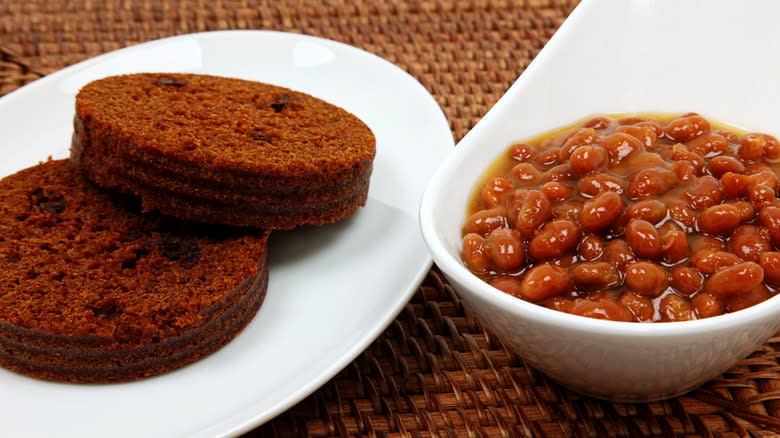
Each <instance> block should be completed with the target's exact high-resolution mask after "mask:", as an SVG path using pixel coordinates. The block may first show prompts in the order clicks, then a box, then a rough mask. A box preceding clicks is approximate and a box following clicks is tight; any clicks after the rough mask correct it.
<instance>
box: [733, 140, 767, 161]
mask: <svg viewBox="0 0 780 438" xmlns="http://www.w3.org/2000/svg"><path fill="white" fill-rule="evenodd" d="M768 141H769V142H772V143H773V145H772V146H770V147H769V149H770V150H772V152H773V153H775V154H776V153H777V140H775V139H774V137H771V136H768V135H764V134H748V135H746V136H744V137H743V138H742V143H741V144H740V145H739V150H738V151H737V153H739V157H740V158H741V159H742V160H744V161H748V162H751V161H752V162H757V161H761V159H762V158H763V157H764V148H765V146H766V143H767V142H768ZM775 158H777V156H775Z"/></svg>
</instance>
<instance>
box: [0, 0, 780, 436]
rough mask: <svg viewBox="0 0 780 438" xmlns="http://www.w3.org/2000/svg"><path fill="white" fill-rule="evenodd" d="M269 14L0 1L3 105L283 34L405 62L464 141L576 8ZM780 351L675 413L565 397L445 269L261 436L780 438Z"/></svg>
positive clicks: (395, 4) (427, 4)
mask: <svg viewBox="0 0 780 438" xmlns="http://www.w3.org/2000/svg"><path fill="white" fill-rule="evenodd" d="M270 3H271V4H265V3H263V2H258V1H255V0H215V1H208V0H199V1H193V2H189V3H188V2H185V1H181V2H177V1H173V0H161V1H153V0H146V1H138V2H133V1H118V0H113V1H107V2H98V1H92V0H78V1H70V2H65V1H62V2H55V1H46V0H35V1H22V2H19V1H15V0H0V95H2V94H5V93H8V92H10V91H12V90H13V89H15V88H18V87H20V86H22V85H24V84H25V83H27V82H30V81H31V80H34V79H36V78H38V77H41V76H43V75H45V74H48V73H51V72H53V71H55V70H58V69H60V68H62V67H65V66H67V65H69V64H72V63H75V62H77V61H81V60H84V59H86V58H89V57H92V56H95V55H98V54H101V53H104V52H107V51H109V50H113V49H118V48H120V47H125V46H128V45H132V44H135V43H139V42H142V41H148V40H152V39H157V38H162V37H167V36H171V35H176V34H182V33H189V32H197V31H206V30H222V29H274V30H284V31H290V32H300V33H306V34H311V35H317V36H322V37H325V38H330V39H334V40H338V41H342V42H345V43H348V44H352V45H355V46H357V47H360V48H363V49H365V50H368V51H370V52H373V53H375V54H377V55H379V56H382V57H384V58H386V59H388V60H390V61H392V62H394V63H396V64H398V65H399V66H401V67H402V68H404V69H406V70H407V71H408V72H409V73H411V74H412V75H414V76H415V77H416V78H418V79H419V80H420V81H421V82H422V83H423V85H425V86H426V87H427V89H428V90H429V91H430V92H431V93H432V94H433V96H434V97H435V98H436V100H437V101H438V102H439V104H440V105H441V106H442V107H443V109H444V112H445V114H446V115H447V117H448V118H449V120H450V126H451V128H452V131H453V134H454V136H455V138H456V140H457V139H460V138H461V137H462V136H463V135H464V134H465V133H466V132H467V131H468V130H469V129H470V128H471V127H472V126H474V124H475V123H476V122H477V121H478V120H479V118H480V117H481V116H482V115H484V114H485V112H486V111H487V110H488V109H489V108H490V107H491V106H492V105H493V104H494V103H495V101H496V100H497V99H498V98H499V97H500V96H501V95H502V94H503V93H504V91H505V90H506V89H507V88H508V87H509V85H510V84H511V83H512V82H513V81H514V80H515V79H516V78H517V76H518V75H519V74H520V73H521V72H522V71H523V69H524V68H525V67H526V66H527V65H528V63H529V62H530V61H531V59H533V57H534V56H535V55H536V54H537V53H538V51H539V50H540V49H541V48H542V46H543V45H544V44H545V43H546V42H547V40H548V39H549V38H550V36H551V35H552V34H553V32H554V31H555V29H557V27H558V26H559V25H560V24H561V23H562V22H563V20H564V18H565V17H566V15H567V14H568V13H569V12H570V11H571V9H572V8H573V7H574V3H576V1H575V0H527V1H521V0H518V1H511V0H473V1H452V0H436V1H433V0H431V1H428V0H426V1H420V2H408V3H404V2H400V1H393V0H380V1H376V2H358V3H357V4H353V3H352V2H349V1H345V0H330V1H327V2H316V3H313V2H307V1H305V0H299V1H293V0H282V1H279V2H270ZM0 135H1V133H0ZM778 351H780V337H776V338H773V339H771V340H770V341H769V342H768V343H767V344H766V345H765V346H764V347H762V348H761V349H759V350H758V351H756V352H755V353H754V354H753V355H752V356H751V357H749V358H748V359H746V360H744V361H742V362H741V363H740V364H739V365H738V366H736V367H734V368H733V369H731V370H729V372H727V373H725V374H724V375H723V376H721V377H719V378H717V379H715V380H713V381H711V382H709V383H707V384H706V385H704V386H703V387H702V388H700V389H698V390H696V391H694V392H692V393H690V394H688V395H685V396H682V397H678V398H676V399H672V400H668V401H664V402H657V403H647V404H620V403H609V402H603V401H599V400H594V399H590V398H587V397H583V396H579V395H577V394H574V393H572V392H570V391H567V390H565V389H563V388H561V387H559V386H557V385H556V384H555V383H553V382H551V381H550V380H548V379H547V378H546V377H544V376H543V375H541V374H539V373H538V372H535V371H534V370H532V369H530V368H528V367H527V366H525V364H524V363H523V362H522V361H520V360H519V359H518V358H517V357H515V356H514V355H512V354H511V353H509V352H508V351H507V350H505V349H504V347H503V346H502V345H501V343H500V342H499V341H498V340H496V339H495V338H493V337H492V336H491V335H490V334H489V333H486V332H485V331H484V330H483V329H482V327H481V326H480V324H479V321H477V320H476V319H475V318H473V317H472V316H471V315H470V314H469V312H468V309H464V308H463V307H462V305H461V303H460V301H459V299H458V298H457V296H456V295H455V294H454V293H453V291H452V289H451V287H450V286H449V285H448V284H447V283H446V281H445V280H444V279H443V278H442V276H441V275H440V274H439V273H438V272H437V271H436V269H433V270H432V271H431V272H430V273H429V274H428V276H427V278H426V279H425V281H424V283H423V285H422V286H421V287H420V289H419V290H418V291H417V293H416V294H415V295H414V297H413V299H412V301H411V302H410V303H409V304H408V305H407V306H406V307H405V309H404V310H403V311H402V313H401V314H400V315H399V316H398V318H397V319H396V320H395V321H394V322H393V323H392V324H391V326H390V327H389V328H388V329H387V330H386V331H385V332H384V333H383V334H382V335H381V336H380V337H379V338H378V339H377V340H376V341H375V342H374V343H373V344H372V345H371V346H370V347H369V348H367V349H366V351H365V352H363V353H362V354H361V355H360V356H359V357H358V358H357V359H356V360H355V361H354V362H352V363H351V364H350V365H348V366H347V368H346V369H345V370H344V371H342V372H341V373H340V374H338V375H337V376H336V377H335V378H333V379H332V380H331V381H330V382H328V383H327V384H325V385H324V386H323V387H322V388H321V389H319V390H318V391H316V392H315V393H314V394H313V395H311V396H310V397H308V398H307V399H305V400H304V401H302V402H301V403H299V404H298V405H297V406H295V407H293V408H292V409H290V410H289V411H287V412H285V413H283V414H282V415H280V416H279V417H277V418H276V419H274V420H272V421H270V422H268V423H267V424H265V425H263V426H261V427H259V428H257V429H256V430H254V431H252V432H250V433H249V434H247V436H250V437H266V436H268V437H275V436H278V437H286V436H314V437H336V436H338V437H346V436H372V437H373V436H389V437H490V438H492V437H512V436H547V437H566V436H574V437H601V436H607V437H613V436H614V437H635V436H680V437H723V438H726V437H753V438H755V437H768V436H780V364H779V363H778ZM0 429H1V427H0Z"/></svg>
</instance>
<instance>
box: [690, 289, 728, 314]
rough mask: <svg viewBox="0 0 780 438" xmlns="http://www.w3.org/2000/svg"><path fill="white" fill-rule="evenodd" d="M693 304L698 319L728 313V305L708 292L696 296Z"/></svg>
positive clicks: (692, 299)
mask: <svg viewBox="0 0 780 438" xmlns="http://www.w3.org/2000/svg"><path fill="white" fill-rule="evenodd" d="M691 304H692V305H693V310H694V312H695V313H696V317H698V318H710V317H713V316H718V315H722V314H723V312H725V311H726V303H725V302H723V300H722V299H720V298H718V297H716V296H715V295H710V294H708V293H706V292H702V293H700V294H696V295H694V296H693V298H691Z"/></svg>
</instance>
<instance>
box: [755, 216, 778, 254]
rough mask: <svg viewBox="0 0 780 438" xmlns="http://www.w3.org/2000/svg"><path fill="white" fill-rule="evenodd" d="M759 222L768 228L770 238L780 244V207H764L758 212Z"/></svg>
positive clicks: (774, 242)
mask: <svg viewBox="0 0 780 438" xmlns="http://www.w3.org/2000/svg"><path fill="white" fill-rule="evenodd" d="M758 223H759V224H761V226H762V227H764V228H766V230H767V233H768V234H769V239H770V240H771V241H772V243H773V244H775V246H780V207H775V206H769V207H764V208H762V209H761V210H759V212H758Z"/></svg>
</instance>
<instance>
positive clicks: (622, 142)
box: [598, 132, 644, 164]
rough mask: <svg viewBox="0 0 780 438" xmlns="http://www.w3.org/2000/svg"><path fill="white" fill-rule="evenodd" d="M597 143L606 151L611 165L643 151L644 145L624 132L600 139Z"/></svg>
mask: <svg viewBox="0 0 780 438" xmlns="http://www.w3.org/2000/svg"><path fill="white" fill-rule="evenodd" d="M598 143H599V144H600V145H602V146H604V149H606V150H607V152H608V153H609V159H610V162H611V163H613V164H616V163H620V162H621V161H623V160H624V159H626V157H628V156H629V155H631V154H633V153H634V152H637V151H641V150H644V145H643V144H642V142H641V141H639V140H638V139H637V138H636V137H634V136H631V135H628V134H626V133H624V132H616V133H614V134H612V135H608V136H606V137H602V138H600V139H599V140H598Z"/></svg>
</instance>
